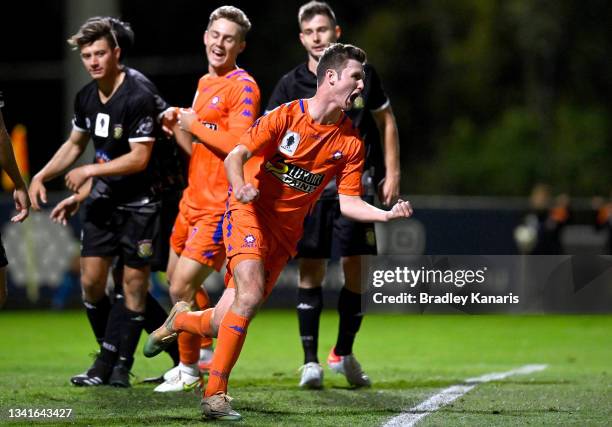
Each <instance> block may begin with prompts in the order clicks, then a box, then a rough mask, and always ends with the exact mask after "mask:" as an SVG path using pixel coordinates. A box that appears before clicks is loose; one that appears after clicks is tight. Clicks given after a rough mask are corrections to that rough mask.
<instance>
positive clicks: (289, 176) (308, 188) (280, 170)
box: [264, 156, 325, 193]
mask: <svg viewBox="0 0 612 427" xmlns="http://www.w3.org/2000/svg"><path fill="white" fill-rule="evenodd" d="M264 167H265V168H266V171H268V172H270V173H271V174H272V175H274V176H275V177H276V178H277V179H278V180H279V181H281V182H283V183H285V184H287V185H288V186H289V187H292V188H295V189H296V190H299V191H302V192H304V193H312V192H314V191H315V190H316V189H317V188H319V186H320V185H321V183H322V182H323V178H324V177H325V175H324V174H322V173H312V172H310V171H307V170H306V169H302V168H301V167H299V166H296V165H292V164H290V163H285V160H284V159H283V158H282V157H281V156H277V157H276V158H274V159H273V160H268V161H267V162H266V164H265V166H264Z"/></svg>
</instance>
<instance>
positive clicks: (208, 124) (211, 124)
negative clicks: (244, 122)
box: [200, 122, 219, 130]
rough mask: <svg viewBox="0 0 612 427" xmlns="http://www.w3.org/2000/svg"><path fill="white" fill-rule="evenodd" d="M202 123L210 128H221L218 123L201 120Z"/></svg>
mask: <svg viewBox="0 0 612 427" xmlns="http://www.w3.org/2000/svg"><path fill="white" fill-rule="evenodd" d="M200 123H202V124H203V125H204V126H206V127H207V128H208V129H210V130H217V129H219V126H217V124H216V123H210V122H200Z"/></svg>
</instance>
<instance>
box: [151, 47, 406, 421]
mask: <svg viewBox="0 0 612 427" xmlns="http://www.w3.org/2000/svg"><path fill="white" fill-rule="evenodd" d="M364 62H365V52H363V51H362V50H361V49H359V48H357V47H355V46H351V45H344V44H334V45H331V46H330V47H329V48H327V49H326V50H325V52H324V53H323V55H322V57H321V59H320V61H319V65H318V67H317V81H318V88H317V92H316V94H315V96H314V97H313V98H310V99H299V100H296V101H293V102H291V103H289V104H283V105H282V106H280V107H279V108H277V109H275V110H273V111H272V112H270V113H269V114H267V115H266V116H264V117H262V118H260V119H258V120H257V121H256V122H255V124H254V125H253V126H252V127H251V128H250V129H249V131H248V132H247V133H246V134H245V135H243V137H242V138H241V139H240V143H239V145H238V146H237V147H236V148H234V149H233V150H232V151H231V152H230V153H229V155H228V156H227V158H226V159H225V168H226V172H227V176H228V179H229V182H230V184H231V192H232V194H231V196H230V199H229V206H228V210H227V212H226V214H225V218H224V223H223V233H224V242H225V247H226V253H227V258H228V265H227V269H228V273H227V276H226V281H227V283H228V287H230V288H232V287H235V289H236V293H235V298H234V301H233V303H232V305H231V307H230V308H229V310H227V312H226V313H225V315H224V316H223V317H222V320H221V323H220V325H218V326H217V325H216V324H215V321H214V318H217V317H219V316H218V315H217V314H216V313H215V314H214V318H213V319H212V321H211V310H206V311H204V312H200V313H189V312H188V310H189V307H188V305H187V304H185V303H181V302H179V303H177V304H176V305H175V307H174V308H173V310H172V311H171V313H170V315H169V317H168V319H167V320H166V323H165V324H164V326H162V327H161V328H159V329H158V330H157V331H155V332H153V333H152V334H151V335H150V336H149V339H148V340H147V343H146V344H145V348H144V351H145V355H147V356H153V355H155V354H157V353H158V352H159V351H161V350H162V349H163V347H164V345H165V344H167V343H168V342H171V341H172V339H173V338H174V337H175V336H176V334H177V333H178V332H181V331H188V332H192V333H199V334H202V335H209V334H214V331H215V330H218V335H217V338H218V340H217V348H216V350H215V355H214V357H213V361H212V366H211V368H210V377H209V380H208V384H207V387H206V390H205V392H204V396H203V398H202V403H201V404H202V414H203V416H204V417H206V418H213V419H220V420H238V419H240V418H241V416H240V414H239V413H238V412H236V411H234V410H233V409H232V407H231V405H230V400H231V399H230V398H229V397H228V396H227V394H226V393H227V384H228V380H229V375H230V372H231V370H232V368H233V366H234V364H235V363H236V361H237V359H238V356H239V355H240V351H241V349H242V345H243V343H244V340H245V338H246V333H247V328H248V325H249V323H250V321H251V319H252V318H253V316H254V315H255V313H256V311H257V309H258V307H259V305H260V304H261V303H262V302H263V301H264V300H265V299H266V297H267V296H268V295H269V294H270V292H271V290H272V288H273V287H274V284H275V282H276V280H277V278H278V276H279V274H280V272H281V270H282V269H283V267H284V266H285V265H286V263H287V261H289V259H290V258H291V257H293V256H294V255H295V253H296V245H297V242H298V240H299V239H300V237H301V235H302V227H303V222H304V217H305V216H306V214H307V213H308V211H309V210H310V209H311V207H312V206H313V204H314V203H315V202H316V200H317V198H318V197H319V196H320V195H321V192H322V191H323V189H324V188H325V186H326V184H327V183H328V182H329V181H330V180H331V179H333V178H336V180H337V183H338V193H339V195H340V196H339V197H340V208H341V210H342V214H343V215H345V216H347V217H349V218H352V219H354V220H356V221H366V222H373V221H376V222H387V221H390V220H393V219H397V218H406V217H409V216H411V215H412V207H411V206H410V203H409V202H406V201H402V200H400V201H398V202H397V203H396V204H395V205H394V206H393V208H392V209H391V210H390V211H384V210H381V209H378V208H376V207H374V206H372V205H370V204H368V203H366V202H365V201H363V200H362V199H361V197H360V195H361V172H362V168H363V163H364V146H363V142H362V141H361V140H360V139H359V136H358V135H359V134H358V132H357V130H356V129H354V128H353V125H352V122H351V120H350V119H349V118H348V117H347V116H346V114H345V113H344V111H343V110H348V109H350V108H351V107H352V104H353V102H354V100H355V99H356V98H357V97H358V96H359V94H360V93H361V91H362V90H363V76H364V72H363V63H364ZM251 157H253V158H252V159H251ZM249 159H250V161H249ZM247 161H248V162H247Z"/></svg>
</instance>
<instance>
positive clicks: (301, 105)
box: [300, 99, 306, 113]
mask: <svg viewBox="0 0 612 427" xmlns="http://www.w3.org/2000/svg"><path fill="white" fill-rule="evenodd" d="M300 108H301V109H302V113H305V112H306V110H305V109H304V100H303V99H300Z"/></svg>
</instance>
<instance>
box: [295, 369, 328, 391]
mask: <svg viewBox="0 0 612 427" xmlns="http://www.w3.org/2000/svg"><path fill="white" fill-rule="evenodd" d="M300 371H302V377H301V378H300V387H302V388H309V389H313V390H319V389H321V388H323V368H321V365H319V364H318V363H317V362H308V363H306V364H305V365H303V366H302V367H301V368H300Z"/></svg>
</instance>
